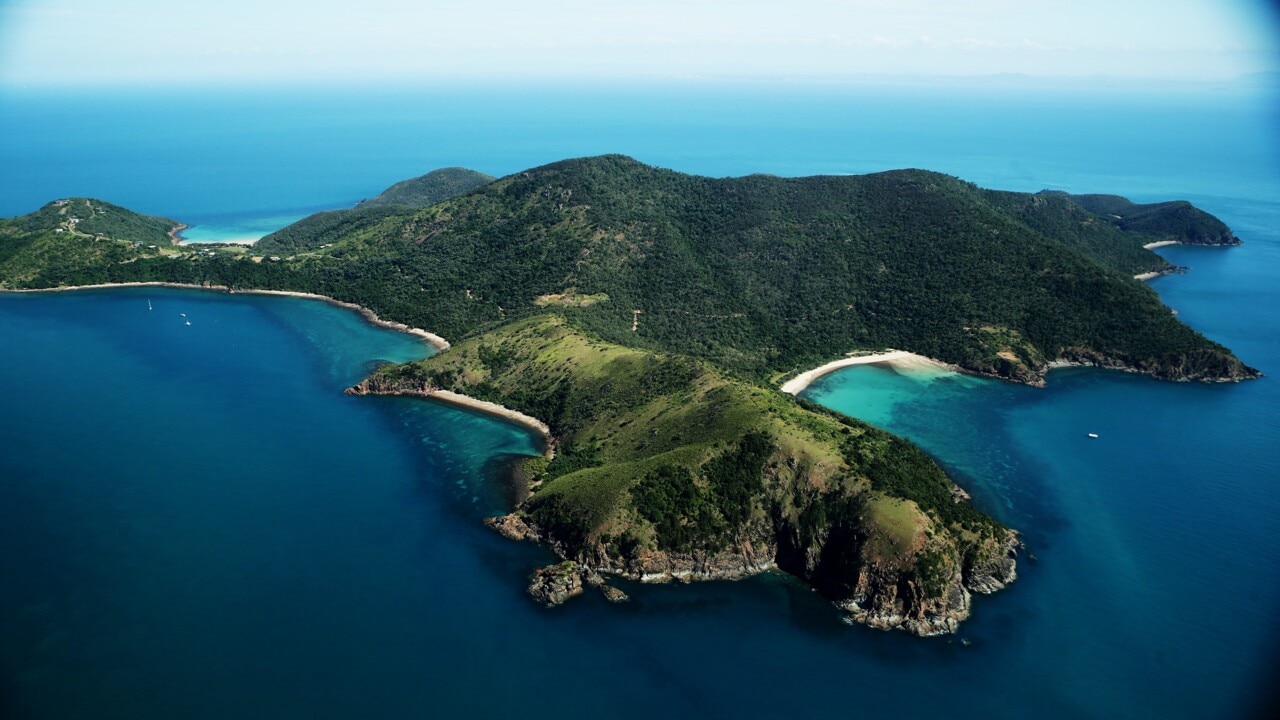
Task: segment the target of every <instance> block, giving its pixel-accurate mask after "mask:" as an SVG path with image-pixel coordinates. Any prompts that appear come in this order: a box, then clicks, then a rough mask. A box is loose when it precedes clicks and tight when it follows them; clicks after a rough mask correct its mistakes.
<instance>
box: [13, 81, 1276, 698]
mask: <svg viewBox="0 0 1280 720" xmlns="http://www.w3.org/2000/svg"><path fill="white" fill-rule="evenodd" d="M985 92H987V93H988V96H985V97H983V98H981V99H982V100H983V101H984V102H982V103H976V102H974V101H973V99H972V98H971V97H967V96H964V95H963V94H962V93H960V92H951V91H937V92H935V91H928V92H924V91H908V90H899V89H892V88H888V89H861V90H858V91H857V92H852V91H850V92H841V91H838V90H836V89H832V88H810V89H807V90H797V89H794V88H791V89H779V88H766V89H754V90H753V89H751V88H743V87H738V88H719V89H714V90H713V91H706V92H703V91H697V90H689V89H679V88H677V89H667V90H662V89H653V88H650V89H647V90H645V91H644V92H637V93H630V92H623V91H602V90H592V89H583V90H578V91H572V92H570V91H565V90H559V91H556V92H548V93H540V92H537V91H534V90H526V91H511V92H504V93H487V94H486V93H481V92H478V91H464V90H450V91H448V92H444V91H440V92H434V91H432V92H428V91H425V90H416V91H404V92H393V91H391V90H385V89H384V90H379V91H376V92H374V91H369V92H366V93H364V94H360V93H354V94H353V93H352V92H346V93H345V94H343V93H329V94H320V93H315V94H312V95H297V94H295V95H293V96H287V95H269V94H267V93H263V94H261V95H254V94H244V95H237V96H234V97H233V96H230V95H225V94H223V95H219V94H217V93H208V94H206V95H203V96H201V95H197V94H194V93H192V94H191V95H190V97H187V98H185V100H184V102H183V103H181V106H182V107H183V108H184V110H183V112H182V113H180V114H179V115H178V119H179V120H180V122H172V120H173V118H174V116H173V115H172V114H171V113H168V114H164V115H162V117H164V118H165V119H166V122H164V123H160V124H158V123H156V122H155V121H154V120H149V118H152V117H161V116H160V115H156V112H157V111H158V109H159V108H161V107H169V106H170V105H167V104H166V103H167V102H168V101H169V100H171V98H168V97H167V96H166V97H162V96H158V95H156V96H148V95H135V96H124V97H120V96H116V97H113V98H109V99H107V100H109V102H108V101H107V100H104V99H102V98H96V99H95V98H92V97H90V98H83V97H82V98H61V97H53V96H41V95H35V94H26V95H12V94H11V95H9V96H6V97H4V98H0V100H3V101H4V103H5V104H4V108H5V111H4V112H2V113H0V162H3V163H4V164H5V167H6V168H11V169H12V170H13V171H12V172H9V173H4V174H3V175H0V189H3V190H4V192H2V193H0V212H6V213H18V212H26V211H29V210H31V209H33V208H35V207H38V206H39V205H41V204H42V203H43V202H45V201H47V200H48V199H51V198H54V197H61V196H66V195H77V194H87V195H94V196H99V197H103V198H104V199H107V200H111V201H113V202H117V203H120V204H124V205H126V206H130V207H137V208H138V209H141V210H144V211H148V212H154V213H157V214H165V215H170V216H174V217H177V218H178V219H183V220H187V221H188V222H190V219H191V218H220V220H219V222H221V223H222V226H223V227H236V226H237V223H242V222H243V223H248V222H250V221H251V219H252V218H254V217H268V216H271V215H273V214H276V215H288V214H290V213H292V212H295V211H297V209H299V208H319V207H333V206H338V205H342V204H350V203H351V202H354V201H355V200H357V199H359V198H361V197H367V196H369V195H372V194H373V193H376V192H378V191H379V190H381V189H382V188H383V187H385V186H386V185H389V184H391V183H392V182H394V181H396V180H399V179H403V178H405V177H409V176H412V175H416V174H420V173H422V172H425V171H426V170H429V169H431V168H433V167H439V166H443V165H467V166H470V167H475V168H476V169H479V170H484V171H487V172H490V173H494V174H501V173H504V172H510V171H513V170H517V169H520V168H522V167H526V166H529V165H533V164H537V163H539V162H546V161H550V160H554V159H558V158H560V157H563V156H569V155H583V154H590V153H595V152H605V151H619V152H627V153H631V154H633V155H636V156H637V157H639V158H640V159H642V160H646V161H649V162H654V163H658V164H663V165H667V166H671V167H675V168H678V169H682V170H689V171H696V172H705V173H709V174H720V175H722V174H738V173H745V172H753V171H769V172H776V173H779V174H805V173H811V172H858V171H866V170H878V169H885V168H887V167H898V166H908V165H917V166H923V167H930V168H935V169H941V170H944V171H948V172H952V173H955V174H959V175H961V176H963V177H965V178H966V179H970V180H974V181H977V182H979V183H982V184H986V185H990V186H995V187H1006V188H1014V189H1027V190H1035V189H1039V188H1041V187H1048V186H1061V187H1065V188H1067V189H1071V190H1077V191H1116V192H1125V193H1127V194H1130V195H1133V196H1135V197H1138V198H1140V199H1166V198H1169V197H1187V198H1189V199H1192V200H1194V201H1196V202H1197V203H1199V204H1201V205H1202V206H1204V207H1205V208H1206V209H1208V210H1210V211H1212V212H1215V213H1217V214H1219V215H1220V216H1221V217H1223V219H1224V220H1226V221H1227V222H1228V223H1229V224H1230V225H1231V226H1232V227H1233V229H1234V230H1235V231H1236V233H1237V234H1238V235H1240V236H1241V237H1243V238H1244V239H1245V240H1246V244H1245V245H1244V246H1242V247H1239V248H1233V249H1226V250H1204V249H1196V248H1167V249H1165V250H1162V252H1163V253H1164V254H1165V255H1166V256H1167V257H1169V259H1170V260H1172V261H1173V262H1175V263H1178V264H1180V265H1189V266H1192V267H1193V271H1192V272H1191V273H1189V274H1187V275H1184V276H1170V277H1165V278H1160V279H1158V280H1156V281H1154V283H1153V287H1155V288H1156V289H1157V290H1158V291H1159V292H1160V293H1161V295H1162V297H1163V298H1164V300H1165V301H1166V302H1167V303H1168V304H1169V305H1170V306H1172V307H1174V308H1176V309H1177V310H1178V311H1179V314H1180V317H1181V318H1183V319H1184V320H1186V321H1187V322H1189V323H1191V324H1192V325H1194V326H1195V327H1197V328H1199V329H1201V330H1202V331H1204V332H1205V333H1207V334H1208V335H1210V336H1211V337H1213V338H1214V339H1216V340H1219V341H1221V342H1223V343H1225V344H1227V345H1229V346H1230V347H1232V348H1233V349H1235V350H1236V351H1237V352H1238V353H1239V354H1240V356H1241V357H1242V358H1243V359H1244V360H1245V361H1246V362H1248V363H1250V364H1252V365H1255V366H1257V367H1259V368H1261V369H1262V370H1263V371H1264V372H1266V373H1268V375H1269V376H1268V377H1266V378H1263V379H1262V380H1259V381H1256V382H1250V383H1243V384H1239V385H1221V386H1207V385H1178V384H1171V383H1160V382H1155V381H1151V380H1148V379H1145V378H1141V377H1136V376H1130V375H1124V374H1120V373H1107V372H1095V371H1081V370H1063V371H1055V372H1054V373H1053V374H1051V376H1050V384H1049V387H1048V388H1046V389H1043V390H1037V389H1032V388H1023V387H1016V386H1011V385H1006V384H1000V383H992V382H987V381H984V380H979V379H974V378H968V377H962V376H953V375H951V376H949V375H935V376H928V377H918V376H910V377H904V376H900V375H897V374H896V373H893V372H892V371H889V370H885V369H883V368H875V367H868V368H859V369H854V370H848V371H843V372H841V373H837V374H834V375H831V376H828V377H827V378H826V379H824V380H822V381H820V382H819V383H818V384H816V385H814V386H813V388H812V389H811V390H810V397H813V398H815V399H817V400H819V401H821V402H824V403H827V404H830V405H832V406H835V407H838V408H841V409H845V410H846V411H847V412H850V413H852V414H854V415H858V416H860V417H865V418H867V419H869V420H871V421H873V422H876V423H879V424H882V425H884V426H886V427H888V428H890V429H891V430H894V431H895V432H899V433H901V434H903V435H906V436H908V437H911V438H913V439H914V440H916V441H917V442H919V443H921V444H922V445H923V446H924V447H926V448H927V449H928V450H929V451H930V452H932V453H933V454H934V455H935V456H936V457H937V458H939V460H940V461H941V462H943V463H944V464H945V465H946V466H947V467H948V468H950V469H951V470H952V472H953V473H955V475H956V477H957V478H959V479H960V480H961V482H963V483H964V484H965V486H966V487H967V488H968V489H969V490H970V491H971V492H972V494H973V495H974V498H975V502H976V503H978V504H979V505H980V506H981V507H983V508H984V509H986V510H988V511H990V512H992V513H994V514H996V515H998V516H999V517H1001V518H1002V519H1003V520H1005V521H1006V522H1008V523H1010V524H1012V525H1014V526H1016V527H1018V528H1020V529H1021V530H1023V531H1024V533H1025V536H1026V539H1027V542H1028V545H1029V547H1030V551H1031V552H1032V553H1033V554H1035V555H1036V557H1037V561H1036V562H1035V563H1030V562H1024V563H1022V565H1021V572H1022V578H1021V579H1020V580H1019V581H1018V582H1017V583H1015V584H1014V585H1013V586H1012V587H1011V588H1010V589H1009V590H1007V591H1005V592H1002V593H999V594H997V595H995V596H992V597H983V598H978V599H977V601H976V602H975V614H974V617H973V618H972V619H971V620H970V621H969V622H968V623H966V624H965V625H964V626H963V628H962V633H961V635H962V636H963V637H964V638H966V639H968V640H969V641H970V642H971V645H969V646H964V645H962V644H960V643H959V642H958V641H956V639H954V638H935V639H926V640H922V639H918V638H913V637H909V636H906V635H905V634H902V633H881V632H876V631H870V630H867V629H865V628H861V627H849V626H846V625H844V624H843V623H841V622H840V617H839V614H838V613H837V612H835V611H834V610H833V609H832V608H831V607H830V606H828V605H827V604H826V603H824V602H822V601H821V600H820V599H819V598H817V597H816V596H815V595H814V594H813V593H811V592H810V591H808V590H807V589H806V588H804V587H803V586H801V585H799V584H797V583H794V582H791V581H789V580H787V579H786V578H783V577H772V576H770V577H764V578H758V579H755V580H752V581H748V582H742V583H709V584H699V585H694V586H687V587H684V586H681V587H627V588H626V589H627V590H628V592H630V593H631V594H632V596H633V602H632V603H630V604H628V605H625V606H612V605H608V604H606V603H604V602H603V601H602V600H600V599H598V598H596V597H584V598H582V599H580V600H577V601H575V602H573V603H571V604H569V605H567V606H565V607H563V608H560V609H558V610H556V611H544V610H542V609H540V608H538V607H536V606H534V605H533V604H532V603H531V602H529V601H528V600H527V598H525V597H524V595H523V579H524V577H525V576H526V574H527V573H528V572H529V571H530V570H531V569H532V568H533V567H536V566H537V565H539V564H541V563H544V562H546V561H547V559H548V555H547V553H546V552H545V551H543V550H540V549H538V548H534V547H530V546H525V545H519V544H513V543H509V542H507V541H505V540H503V539H501V538H499V537H497V536H496V535H494V534H493V533H491V532H490V531H488V530H486V529H485V528H484V527H483V526H482V524H481V523H480V520H481V519H482V518H483V517H486V516H488V515H492V514H494V513H496V512H499V511H500V510H501V509H502V508H503V507H505V504H506V493H505V492H504V487H503V486H502V483H501V482H500V481H498V480H497V478H500V477H501V472H500V470H501V461H502V459H503V458H505V457H509V456H510V455H513V454H528V453H531V452H535V451H536V439H535V438H532V437H530V436H529V435H528V434H527V433H526V432H525V431H523V430H521V429H519V428H516V427H512V426H510V425H506V424H502V423H499V422H497V421H494V420H491V419H488V418H485V417H483V416H479V415H475V414H472V413H467V412H464V411H461V410H457V409H453V408H449V407H446V406H441V405H436V404H433V403H428V402H424V401H419V400H412V399H396V398H356V397H350V396H345V395H342V394H341V389H342V388H343V387H346V386H348V385H350V384H352V383H354V382H356V381H358V380H359V379H360V378H361V377H363V376H364V375H365V374H366V373H367V372H368V371H369V370H371V369H372V368H373V367H374V366H375V365H376V364H377V363H378V362H379V361H397V360H405V359H409V358H412V357H417V356H420V355H422V354H424V353H426V352H428V349H427V348H426V347H425V346H423V345H422V344H421V343H419V342H418V341H417V340H416V339H414V338H410V337H407V336H404V335H400V334H397V333H391V332H388V331H385V330H381V329H377V328H373V327H370V326H368V325H367V324H366V323H364V322H363V320H361V319H360V317H359V316H358V315H356V314H354V313H351V312H349V311H346V310H343V309H341V308H337V307H334V306H331V305H327V304H324V303H319V302H315V301H307V300H301V299H293V298H280V297H261V296H259V297H253V296H242V295H234V296H228V295H224V294H216V293H199V292H192V291H177V290H154V289H129V290H114V291H102V292H98V291H92V292H80V293H61V294H54V295H24V296H12V295H10V296H0V382H3V384H4V387H5V396H4V397H5V399H4V412H3V413H0V588H4V591H3V592H0V715H3V716H6V717H17V718H44V717H122V718H124V717H127V718H170V717H196V718H198V717H211V718H213V717H219V718H221V717H229V716H249V717H264V716H270V717H306V718H315V717H335V718H344V717H353V716H377V717H422V716H439V717H450V716H457V715H462V714H467V715H488V716H505V715H514V714H516V713H521V714H523V715H526V716H528V717H553V716H554V717H566V716H568V717H600V716H602V715H608V716H617V717H653V716H656V715H664V716H683V717H692V716H698V717H715V716H730V715H740V716H744V717H757V716H762V715H776V716H784V717H793V716H810V717H818V716H847V715H850V714H854V713H857V714H859V715H862V714H887V713H897V714H899V715H901V714H904V713H905V714H906V715H908V716H920V715H945V716H950V717H975V718H978V717H981V718H991V717H1008V718H1023V717H1028V716H1035V717H1151V718H1168V717H1238V716H1240V715H1242V714H1245V713H1247V712H1249V711H1250V710H1256V709H1260V708H1261V705H1260V703H1261V699H1260V698H1261V697H1262V696H1263V695H1265V693H1266V692H1267V690H1268V689H1269V687H1270V685H1269V684H1268V682H1269V681H1270V680H1271V679H1272V678H1274V675H1275V668H1276V664H1275V660H1276V658H1277V651H1276V648H1277V640H1278V639H1280V625H1278V622H1277V619H1276V618H1274V617H1273V612H1272V611H1273V610H1274V608H1275V607H1277V601H1280V523H1278V522H1277V521H1276V518H1277V517H1280V489H1277V487H1276V486H1275V483H1274V479H1275V478H1276V477H1277V476H1280V460H1278V458H1277V455H1278V453H1277V452H1276V450H1275V439H1276V438H1277V437H1280V397H1277V395H1278V394H1280V390H1277V385H1276V384H1275V381H1274V379H1273V377H1271V376H1274V375H1275V374H1276V373H1280V332H1278V330H1280V327H1278V326H1277V320H1276V319H1275V318H1273V317H1272V312H1273V311H1274V308H1276V307H1280V284H1277V283H1276V282H1275V280H1274V278H1275V276H1276V273H1277V269H1280V234H1278V233H1277V228H1280V202H1278V201H1277V198H1280V180H1277V172H1276V170H1277V168H1276V163H1275V157H1276V155H1275V137H1274V135H1273V132H1274V131H1273V130H1272V128H1273V127H1274V126H1275V125H1274V124H1273V123H1272V121H1273V120H1274V117H1273V113H1274V107H1275V106H1273V105H1272V104H1269V102H1268V101H1267V99H1266V98H1262V97H1258V96H1254V95H1249V94H1246V93H1240V92H1236V91H1231V90H1213V91H1207V92H1206V93H1203V94H1201V95H1188V94H1181V95H1179V94H1167V95H1156V94H1153V93H1148V94H1145V95H1144V94H1134V93H1114V94H1108V93H1088V94H1084V95H1081V94H1079V93H1077V94H1074V95H1072V94H1067V95H1062V96H1055V95H1050V94H1046V93H1039V94H1028V93H1023V92H1012V91H1006V92H1005V93H1004V94H1001V93H999V92H996V91H994V90H992V91H985ZM357 101H376V102H377V105H376V107H377V108H378V112H376V113H371V112H369V110H368V107H369V106H368V105H361V104H360V102H357ZM215 110H216V111H218V112H220V113H222V115H220V116H219V115H218V114H217V113H216V112H214V111H215ZM517 110H519V112H516V111H517ZM89 111H92V113H93V115H92V117H93V118H94V119H95V125H94V127H95V132H94V134H93V135H92V136H85V135H82V134H77V133H74V132H71V130H73V129H75V128H78V127H81V126H82V121H81V120H76V119H75V118H76V114H75V113H76V112H81V113H83V112H89ZM227 113H233V114H234V117H237V118H240V120H238V121H237V123H231V124H229V123H227V122H226V117H227V116H228V115H227ZM82 117H83V115H82ZM219 117H221V119H220V120H219V119H218V118H219ZM206 227H217V224H216V223H214V222H212V221H207V222H206ZM148 298H150V299H151V300H152V303H153V306H154V308H155V309H154V310H152V311H147V310H146V301H147V299H148ZM179 313H186V315H187V317H186V318H183V317H182V316H181V315H179ZM187 319H190V321H191V323H192V324H191V325H190V326H187V325H185V321H186V320H187ZM1088 432H1096V433H1098V434H1099V435H1100V437H1099V438H1098V439H1097V440H1089V439H1088V438H1086V437H1085V433H1088Z"/></svg>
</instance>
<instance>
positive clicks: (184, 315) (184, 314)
mask: <svg viewBox="0 0 1280 720" xmlns="http://www.w3.org/2000/svg"><path fill="white" fill-rule="evenodd" d="M178 314H179V315H181V316H182V317H186V316H187V314H186V313H178Z"/></svg>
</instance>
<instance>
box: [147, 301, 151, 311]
mask: <svg viewBox="0 0 1280 720" xmlns="http://www.w3.org/2000/svg"><path fill="white" fill-rule="evenodd" d="M147 309H148V310H150V309H151V298H147Z"/></svg>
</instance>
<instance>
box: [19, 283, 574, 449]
mask: <svg viewBox="0 0 1280 720" xmlns="http://www.w3.org/2000/svg"><path fill="white" fill-rule="evenodd" d="M130 287H167V288H176V289H180V290H208V291H214V292H225V293H227V294H228V295H234V294H237V293H239V294H243V295H277V296H283V297H296V298H303V299H307V300H320V301H323V302H326V303H329V304H330V305H336V306H338V307H341V308H346V309H348V310H354V311H356V312H357V313H359V314H360V316H361V317H363V318H364V320H365V321H366V322H368V323H369V324H370V325H375V326H377V327H383V328H387V329H389V330H396V331H399V332H403V333H407V334H410V335H416V336H417V337H420V338H422V339H423V340H424V341H426V342H427V343H428V344H429V345H431V346H433V347H435V348H436V350H437V351H439V352H444V351H446V350H448V349H449V348H450V347H451V345H450V344H449V341H448V340H445V339H444V338H442V337H440V336H439V335H436V334H435V333H433V332H428V331H426V330H423V329H422V328H415V327H409V326H408V325H405V324H404V323H400V322H395V321H392V320H383V319H382V318H380V317H378V315H377V313H375V312H374V311H372V310H370V309H369V308H367V307H364V306H363V305H356V304H355V303H349V302H345V301H343V300H337V299H335V298H331V297H329V296H327V295H317V294H315V293H305V292H298V291H295V290H233V289H231V288H229V287H227V286H225V285H191V284H187V283H170V282H128V283H97V284H94V285H70V286H64V287H56V288H30V289H22V290H7V289H6V290H0V293H48V292H73V291H77V290H111V289H115V288H130ZM370 394H388V395H404V396H411V397H421V398H425V399H435V400H436V401H438V402H443V403H449V404H451V405H455V406H458V407H464V408H468V409H470V410H474V411H476V412H480V413H484V414H486V415H493V416H496V417H500V418H502V419H504V420H506V421H508V422H511V423H514V424H516V425H520V426H521V427H524V428H527V429H529V430H533V431H535V432H536V433H538V435H539V437H541V438H542V447H543V450H542V454H543V456H544V457H546V458H548V459H551V458H554V457H555V437H554V436H553V435H552V434H551V428H550V427H549V426H548V425H547V424H546V423H544V422H542V421H541V420H539V419H537V418H535V417H533V416H531V415H525V414H524V413H522V412H518V411H516V410H512V409H511V408H508V407H505V406H503V405H499V404H498V403H492V402H488V401H485V400H477V399H476V398H473V397H469V396H467V395H460V394H458V393H454V392H450V391H448V390H435V391H430V392H424V391H412V390H402V391H396V392H393V393H370Z"/></svg>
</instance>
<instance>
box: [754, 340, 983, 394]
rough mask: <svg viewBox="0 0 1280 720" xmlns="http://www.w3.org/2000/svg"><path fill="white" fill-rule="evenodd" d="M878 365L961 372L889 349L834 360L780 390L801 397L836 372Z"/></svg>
mask: <svg viewBox="0 0 1280 720" xmlns="http://www.w3.org/2000/svg"><path fill="white" fill-rule="evenodd" d="M876 363H886V364H888V365H892V366H894V367H898V368H917V369H919V368H932V369H938V370H950V371H952V372H959V369H958V368H956V367H955V366H953V365H948V364H947V363H944V362H942V361H941V360H934V359H933V358H928V357H925V356H924V355H917V354H915V353H912V352H907V351H906V350H892V349H889V350H882V351H880V352H878V353H871V354H868V355H854V356H852V357H846V358H841V359H839V360H833V361H832V362H829V363H827V364H826V365H820V366H818V367H816V368H814V369H812V370H809V371H807V372H802V373H800V374H799V375H797V376H795V377H793V378H791V379H790V380H788V381H786V382H785V383H783V384H782V387H780V388H778V389H779V390H780V391H782V392H784V393H787V394H788V395H799V394H800V393H801V392H804V390H805V389H806V388H808V387H809V386H810V385H812V384H813V382H814V381H815V380H817V379H818V378H820V377H822V376H824V375H829V374H831V373H833V372H835V371H836V370H840V369H842V368H847V367H853V366H855V365H874V364H876Z"/></svg>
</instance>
